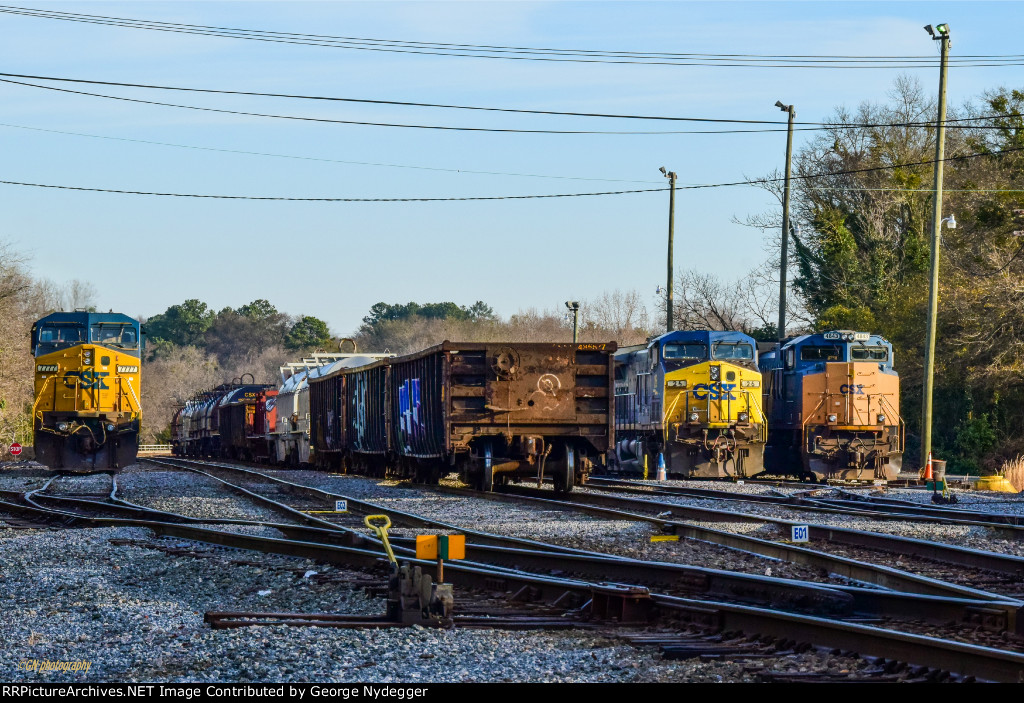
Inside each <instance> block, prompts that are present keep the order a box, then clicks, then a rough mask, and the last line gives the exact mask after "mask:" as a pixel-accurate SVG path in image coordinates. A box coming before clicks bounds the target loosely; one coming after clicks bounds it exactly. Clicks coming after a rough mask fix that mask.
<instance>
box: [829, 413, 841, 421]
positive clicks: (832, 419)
mask: <svg viewBox="0 0 1024 703" xmlns="http://www.w3.org/2000/svg"><path fill="white" fill-rule="evenodd" d="M838 419H839V418H838V416H836V414H835V413H832V414H831V415H829V416H828V421H829V422H835V421H836V420H838Z"/></svg>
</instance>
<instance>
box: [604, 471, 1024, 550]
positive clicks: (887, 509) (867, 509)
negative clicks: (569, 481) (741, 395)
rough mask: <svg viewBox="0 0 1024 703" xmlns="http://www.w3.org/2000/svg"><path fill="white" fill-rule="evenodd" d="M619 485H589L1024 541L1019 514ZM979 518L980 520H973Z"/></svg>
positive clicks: (613, 489)
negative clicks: (959, 528)
mask: <svg viewBox="0 0 1024 703" xmlns="http://www.w3.org/2000/svg"><path fill="white" fill-rule="evenodd" d="M620 484H621V485H616V484H615V483H613V482H612V481H611V480H608V479H597V480H592V481H591V482H588V487H589V488H594V489H596V490H601V491H617V492H620V493H627V494H630V495H647V496H662V497H668V496H681V497H687V498H698V499H703V500H723V501H735V502H740V503H767V504H770V505H773V506H775V507H779V508H785V509H787V510H796V511H803V512H815V513H826V514H832V515H843V516H852V517H864V518H868V519H871V520H899V521H901V522H928V523H941V524H948V525H964V526H968V527H985V528H988V529H991V530H995V531H997V532H999V533H1000V534H1001V535H1003V536H1005V537H1008V538H1010V539H1015V540H1024V518H1022V517H1020V516H1016V515H995V516H993V519H982V518H987V517H989V514H988V513H982V512H971V513H969V514H966V515H964V516H961V517H957V516H955V515H951V514H949V513H943V512H940V510H939V509H934V508H931V507H930V506H920V508H918V509H910V508H909V507H897V506H889V505H885V504H873V503H868V502H867V501H864V502H861V501H849V502H847V503H842V502H840V501H836V500H834V499H824V498H817V499H816V498H806V497H802V496H795V495H794V496H770V495H756V494H753V495H752V494H736V493H729V492H728V491H719V490H714V489H707V488H685V487H682V486H657V487H655V486H652V487H651V488H650V489H647V488H644V487H641V486H638V485H635V484H629V483H628V482H625V481H622V482H620ZM972 518H978V519H972Z"/></svg>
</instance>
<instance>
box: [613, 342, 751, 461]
mask: <svg viewBox="0 0 1024 703" xmlns="http://www.w3.org/2000/svg"><path fill="white" fill-rule="evenodd" d="M766 431H767V422H766V418H765V416H764V414H763V413H762V411H761V373H760V372H759V371H758V368H757V345H756V343H755V342H754V340H753V338H751V337H749V336H747V335H745V334H742V333H740V332H712V331H706V330H705V331H685V332H684V331H681V332H669V333H667V334H663V335H661V336H660V337H655V338H653V339H650V340H648V342H647V344H642V345H638V346H633V347H625V348H622V349H620V350H619V351H618V353H616V355H615V437H616V443H615V449H614V451H613V452H612V454H613V456H612V457H611V460H610V462H609V463H610V467H611V468H612V470H614V471H619V472H629V473H641V472H642V473H645V474H647V473H650V474H651V475H653V474H654V471H655V470H656V468H657V467H658V465H659V464H660V463H661V462H664V465H665V468H666V470H667V473H668V475H670V476H672V475H675V476H680V477H684V478H686V477H692V478H723V477H737V476H739V477H742V476H753V475H754V474H757V473H760V471H761V470H762V468H763V455H764V444H765V438H766Z"/></svg>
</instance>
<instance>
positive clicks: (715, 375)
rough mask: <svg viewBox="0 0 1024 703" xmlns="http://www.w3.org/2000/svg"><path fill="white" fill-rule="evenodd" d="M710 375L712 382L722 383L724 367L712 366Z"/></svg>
mask: <svg viewBox="0 0 1024 703" xmlns="http://www.w3.org/2000/svg"><path fill="white" fill-rule="evenodd" d="M710 374H711V380H712V381H720V380H722V367H721V366H712V367H711V369H710Z"/></svg>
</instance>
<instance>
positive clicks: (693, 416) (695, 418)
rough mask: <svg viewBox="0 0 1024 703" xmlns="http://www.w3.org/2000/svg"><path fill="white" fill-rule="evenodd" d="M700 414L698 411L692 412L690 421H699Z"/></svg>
mask: <svg viewBox="0 0 1024 703" xmlns="http://www.w3.org/2000/svg"><path fill="white" fill-rule="evenodd" d="M699 418H700V416H699V415H698V414H697V413H690V422H697V420H698V419H699Z"/></svg>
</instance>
